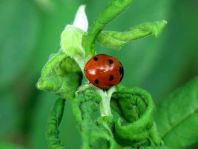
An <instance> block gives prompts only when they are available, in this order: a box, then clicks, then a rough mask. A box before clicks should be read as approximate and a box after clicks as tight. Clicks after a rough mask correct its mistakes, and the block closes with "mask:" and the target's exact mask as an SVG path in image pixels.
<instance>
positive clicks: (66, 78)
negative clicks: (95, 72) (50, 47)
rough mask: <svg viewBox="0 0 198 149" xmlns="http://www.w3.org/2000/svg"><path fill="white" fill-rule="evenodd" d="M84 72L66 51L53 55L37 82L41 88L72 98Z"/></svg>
mask: <svg viewBox="0 0 198 149" xmlns="http://www.w3.org/2000/svg"><path fill="white" fill-rule="evenodd" d="M81 79H82V73H81V70H80V68H79V66H78V64H77V63H76V62H75V61H74V60H73V59H72V58H70V57H68V56H66V55H65V54H64V53H61V52H59V53H57V54H54V55H52V56H51V58H50V59H49V61H48V62H47V64H46V65H45V66H44V67H43V69H42V73H41V78H40V79H39V81H38V83H37V87H38V89H40V90H48V91H53V92H55V93H56V94H58V95H60V96H61V97H62V98H64V99H69V100H70V99H72V98H73V97H74V94H75V92H76V90H77V88H78V86H79V85H80V83H81Z"/></svg>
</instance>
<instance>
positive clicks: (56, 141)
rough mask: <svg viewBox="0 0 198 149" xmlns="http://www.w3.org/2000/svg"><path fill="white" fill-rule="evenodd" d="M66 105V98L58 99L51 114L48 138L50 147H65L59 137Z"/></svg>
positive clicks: (59, 148)
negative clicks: (59, 128)
mask: <svg viewBox="0 0 198 149" xmlns="http://www.w3.org/2000/svg"><path fill="white" fill-rule="evenodd" d="M64 107H65V99H58V100H57V101H56V103H55V104H54V107H53V109H52V112H51V115H50V117H49V121H48V127H47V132H46V138H47V141H48V148H49V149H64V146H63V145H62V144H61V141H60V138H59V130H58V127H59V125H60V123H61V121H62V117H63V112H64Z"/></svg>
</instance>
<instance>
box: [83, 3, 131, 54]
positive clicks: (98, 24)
mask: <svg viewBox="0 0 198 149" xmlns="http://www.w3.org/2000/svg"><path fill="white" fill-rule="evenodd" d="M132 2H133V0H111V2H110V3H109V4H108V5H107V6H106V8H105V9H104V10H103V11H102V12H101V14H100V15H99V16H98V18H97V19H96V20H95V22H94V23H93V25H91V27H90V30H89V32H88V35H87V37H86V38H85V43H84V46H85V52H86V55H87V56H88V57H89V56H92V55H94V54H95V50H94V43H95V40H96V37H97V35H98V34H99V33H100V32H101V31H102V30H103V28H104V27H105V25H106V24H108V23H110V22H111V21H112V20H113V19H114V18H116V17H117V16H118V15H119V14H120V13H122V12H123V11H124V10H125V9H126V8H128V6H129V5H130V4H131V3H132Z"/></svg>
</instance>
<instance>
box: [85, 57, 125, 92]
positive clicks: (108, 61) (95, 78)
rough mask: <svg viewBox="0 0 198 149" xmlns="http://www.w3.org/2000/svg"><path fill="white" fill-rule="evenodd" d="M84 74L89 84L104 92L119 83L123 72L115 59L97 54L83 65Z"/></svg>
mask: <svg viewBox="0 0 198 149" xmlns="http://www.w3.org/2000/svg"><path fill="white" fill-rule="evenodd" d="M84 74H85V76H86V78H87V79H88V80H89V82H90V83H91V84H93V85H94V86H96V87H98V88H101V89H104V90H106V89H109V88H110V87H112V86H114V85H116V84H118V83H120V81H121V80H122V78H123V75H124V70H123V67H122V64H121V63H120V61H119V60H118V59H117V58H115V57H113V56H109V55H105V54H98V55H95V56H94V57H92V58H91V59H90V60H89V61H88V62H87V63H86V64H85V67H84Z"/></svg>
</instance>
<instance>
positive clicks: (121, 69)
mask: <svg viewBox="0 0 198 149" xmlns="http://www.w3.org/2000/svg"><path fill="white" fill-rule="evenodd" d="M123 72H124V71H123V67H120V74H121V75H122V74H123Z"/></svg>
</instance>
